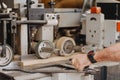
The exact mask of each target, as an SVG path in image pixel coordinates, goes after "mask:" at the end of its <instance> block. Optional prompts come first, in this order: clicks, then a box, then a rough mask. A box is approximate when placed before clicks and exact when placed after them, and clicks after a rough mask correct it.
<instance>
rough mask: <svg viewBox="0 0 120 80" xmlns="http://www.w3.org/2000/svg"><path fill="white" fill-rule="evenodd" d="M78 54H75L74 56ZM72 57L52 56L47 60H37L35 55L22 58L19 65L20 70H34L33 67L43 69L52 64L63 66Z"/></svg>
mask: <svg viewBox="0 0 120 80" xmlns="http://www.w3.org/2000/svg"><path fill="white" fill-rule="evenodd" d="M76 54H78V53H75V54H74V55H76ZM74 55H71V56H67V57H61V56H53V57H50V58H48V59H37V58H36V57H35V55H28V56H25V57H24V60H21V62H20V65H21V67H22V68H26V67H27V68H35V67H43V66H49V65H54V64H62V63H63V64H64V63H66V62H67V61H68V60H69V59H71V58H72V57H73V56H74Z"/></svg>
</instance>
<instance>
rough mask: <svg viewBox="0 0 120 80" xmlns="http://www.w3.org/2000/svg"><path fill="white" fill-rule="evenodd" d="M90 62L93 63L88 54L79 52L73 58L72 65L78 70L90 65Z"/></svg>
mask: <svg viewBox="0 0 120 80" xmlns="http://www.w3.org/2000/svg"><path fill="white" fill-rule="evenodd" d="M90 64H92V63H91V62H90V61H89V59H88V57H87V54H78V55H75V56H74V57H73V58H72V65H73V66H74V67H75V68H76V69H77V70H83V69H84V68H85V67H86V66H89V65H90Z"/></svg>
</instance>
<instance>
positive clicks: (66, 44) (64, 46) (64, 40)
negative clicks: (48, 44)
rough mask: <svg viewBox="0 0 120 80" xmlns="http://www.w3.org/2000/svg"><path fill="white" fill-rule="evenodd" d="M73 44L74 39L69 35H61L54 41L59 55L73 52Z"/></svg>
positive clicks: (67, 54)
mask: <svg viewBox="0 0 120 80" xmlns="http://www.w3.org/2000/svg"><path fill="white" fill-rule="evenodd" d="M74 46H76V44H75V41H74V40H73V39H72V38H70V37H61V38H60V39H59V40H58V41H57V43H56V48H57V49H59V50H60V53H59V55H61V56H69V55H71V54H73V53H74V52H75V50H74V49H73V48H74Z"/></svg>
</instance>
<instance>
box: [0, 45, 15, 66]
mask: <svg viewBox="0 0 120 80" xmlns="http://www.w3.org/2000/svg"><path fill="white" fill-rule="evenodd" d="M2 50H3V47H2V45H1V46H0V67H3V66H6V65H8V64H9V63H10V62H11V61H12V59H13V56H14V54H13V50H12V48H11V47H10V46H9V45H6V46H5V50H6V51H5V52H6V53H2V52H3V51H2Z"/></svg>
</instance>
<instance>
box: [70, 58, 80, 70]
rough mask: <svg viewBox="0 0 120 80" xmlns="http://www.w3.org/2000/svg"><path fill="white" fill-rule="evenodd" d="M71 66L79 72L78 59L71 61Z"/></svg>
mask: <svg viewBox="0 0 120 80" xmlns="http://www.w3.org/2000/svg"><path fill="white" fill-rule="evenodd" d="M72 65H73V66H74V67H75V69H77V70H81V65H80V62H79V60H78V59H72Z"/></svg>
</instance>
